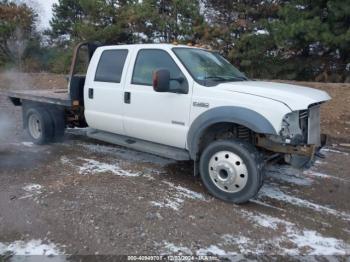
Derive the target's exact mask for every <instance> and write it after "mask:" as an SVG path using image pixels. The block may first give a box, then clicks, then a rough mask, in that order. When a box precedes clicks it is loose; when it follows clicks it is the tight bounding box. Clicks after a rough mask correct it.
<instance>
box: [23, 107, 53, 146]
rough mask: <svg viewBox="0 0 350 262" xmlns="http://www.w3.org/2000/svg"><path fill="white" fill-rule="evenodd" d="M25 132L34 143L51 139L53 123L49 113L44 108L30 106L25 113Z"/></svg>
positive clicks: (47, 141) (46, 141)
mask: <svg viewBox="0 0 350 262" xmlns="http://www.w3.org/2000/svg"><path fill="white" fill-rule="evenodd" d="M26 118H27V119H26V120H27V132H28V134H29V136H30V137H31V139H32V141H33V142H34V143H35V144H40V145H41V144H46V143H49V142H51V141H52V139H53V136H54V125H53V121H52V118H51V116H50V114H49V113H48V112H47V111H46V110H45V109H44V108H40V109H37V108H31V109H29V110H28V111H27V113H26Z"/></svg>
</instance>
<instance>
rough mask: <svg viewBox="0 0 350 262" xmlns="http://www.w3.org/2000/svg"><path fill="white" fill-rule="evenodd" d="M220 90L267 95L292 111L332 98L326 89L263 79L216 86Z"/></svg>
mask: <svg viewBox="0 0 350 262" xmlns="http://www.w3.org/2000/svg"><path fill="white" fill-rule="evenodd" d="M215 88H217V89H220V90H227V91H231V92H239V93H246V94H250V95H255V96H260V97H266V98H269V99H272V100H276V101H279V102H281V103H283V104H285V105H287V106H288V107H289V108H290V109H291V110H292V111H295V110H303V109H307V108H308V106H309V105H311V104H314V103H318V102H324V101H327V100H330V99H331V97H330V96H329V95H328V94H327V93H326V92H324V91H321V90H318V89H314V88H309V87H304V86H297V85H289V84H282V83H274V82H262V81H241V82H232V83H224V84H220V85H218V86H216V87H215Z"/></svg>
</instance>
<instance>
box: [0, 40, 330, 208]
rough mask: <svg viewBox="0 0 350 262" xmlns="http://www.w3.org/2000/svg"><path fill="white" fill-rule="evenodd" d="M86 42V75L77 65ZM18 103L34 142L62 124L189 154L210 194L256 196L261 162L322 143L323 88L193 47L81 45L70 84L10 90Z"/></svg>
mask: <svg viewBox="0 0 350 262" xmlns="http://www.w3.org/2000/svg"><path fill="white" fill-rule="evenodd" d="M83 50H86V51H87V54H88V59H89V63H88V69H87V73H86V75H79V74H77V73H76V71H77V69H76V68H78V66H77V64H79V62H78V61H79V59H78V57H80V55H81V53H82V52H83ZM2 94H3V95H4V94H5V95H7V96H8V97H9V98H10V99H11V101H12V102H13V103H14V104H15V105H16V106H22V107H23V121H24V127H25V128H26V129H27V131H28V133H29V135H30V136H31V138H32V139H33V141H34V142H35V143H37V144H43V143H48V142H52V141H57V140H59V139H61V138H62V137H63V135H64V130H65V128H66V127H89V129H88V132H87V134H88V136H89V137H92V138H95V139H99V140H103V141H106V142H110V143H114V144H118V145H121V146H125V147H130V148H133V149H135V150H140V151H144V152H148V153H151V154H156V155H160V156H163V157H167V158H172V159H176V160H193V161H194V172H195V174H199V175H200V177H201V178H202V181H203V183H204V185H205V186H206V188H207V189H208V191H209V192H210V193H211V194H213V195H214V196H216V197H218V198H220V199H222V200H225V201H230V202H234V203H244V202H247V201H248V200H249V199H251V198H252V197H254V196H255V195H256V194H257V192H258V191H259V189H260V187H261V185H262V183H263V180H264V176H263V174H264V165H265V163H267V162H269V161H272V160H275V159H283V160H284V161H285V162H287V163H289V164H291V165H293V166H296V167H303V166H305V165H308V164H310V163H312V160H313V159H314V157H315V155H317V152H318V150H319V149H320V148H321V146H322V145H323V144H324V140H325V139H324V137H322V136H321V134H320V105H321V104H322V103H323V102H325V101H327V100H329V99H330V97H329V95H328V94H327V93H325V92H323V91H320V90H315V89H311V88H306V87H301V86H295V85H288V84H281V83H271V82H261V81H253V80H249V79H248V78H247V77H246V76H245V75H244V74H242V73H241V72H240V71H238V70H237V69H236V68H235V67H234V66H232V65H231V64H230V63H229V62H228V61H227V60H225V59H224V58H223V57H222V56H220V55H219V54H218V53H217V52H213V51H210V50H206V49H202V48H194V47H190V46H181V45H171V44H142V45H118V46H99V47H98V46H96V45H94V44H91V43H82V44H80V45H78V46H77V48H76V50H75V53H74V59H73V62H72V68H71V73H70V77H69V84H68V89H65V90H54V91H52V90H51V91H50V90H49V91H43V90H41V91H28V90H27V91H7V92H2Z"/></svg>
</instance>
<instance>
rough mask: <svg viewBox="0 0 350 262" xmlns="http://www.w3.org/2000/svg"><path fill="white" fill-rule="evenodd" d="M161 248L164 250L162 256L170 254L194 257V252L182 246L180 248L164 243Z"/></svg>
mask: <svg viewBox="0 0 350 262" xmlns="http://www.w3.org/2000/svg"><path fill="white" fill-rule="evenodd" d="M159 246H162V249H163V250H164V251H163V252H162V253H161V256H165V255H170V254H179V255H192V251H191V249H189V248H188V247H184V246H182V245H180V246H178V245H175V244H173V243H169V242H168V241H163V243H162V244H161V245H159Z"/></svg>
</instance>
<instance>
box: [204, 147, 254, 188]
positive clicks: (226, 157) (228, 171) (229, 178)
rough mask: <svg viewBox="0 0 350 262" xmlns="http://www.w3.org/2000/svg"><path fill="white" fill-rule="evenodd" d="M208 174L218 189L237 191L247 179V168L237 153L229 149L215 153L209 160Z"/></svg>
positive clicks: (243, 185)
mask: <svg viewBox="0 0 350 262" xmlns="http://www.w3.org/2000/svg"><path fill="white" fill-rule="evenodd" d="M209 176H210V178H211V180H212V182H213V183H214V185H215V186H217V187H218V188H219V189H220V190H222V191H225V192H228V193H237V192H239V191H241V190H243V188H244V187H245V185H246V184H247V181H248V169H247V166H246V165H245V163H244V161H243V160H242V158H241V157H240V156H238V155H237V154H235V153H233V152H230V151H220V152H217V153H215V154H214V155H213V156H212V157H211V158H210V160H209Z"/></svg>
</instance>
